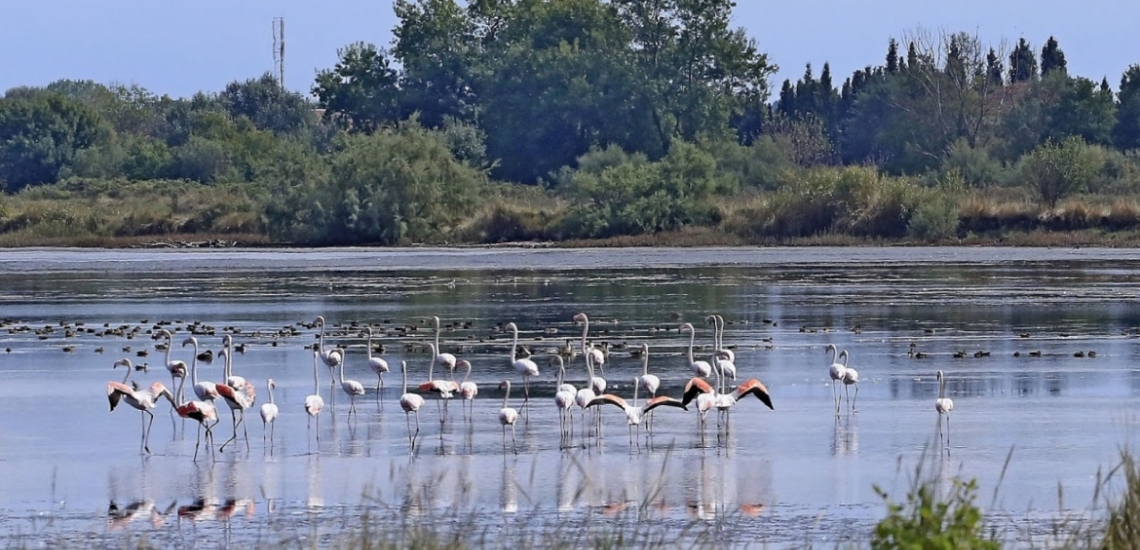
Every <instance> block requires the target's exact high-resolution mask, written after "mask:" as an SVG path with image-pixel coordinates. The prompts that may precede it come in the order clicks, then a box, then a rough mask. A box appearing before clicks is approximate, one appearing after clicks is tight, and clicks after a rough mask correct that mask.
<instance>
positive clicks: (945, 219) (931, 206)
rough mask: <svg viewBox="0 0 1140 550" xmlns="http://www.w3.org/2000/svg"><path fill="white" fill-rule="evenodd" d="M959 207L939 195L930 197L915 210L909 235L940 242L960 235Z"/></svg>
mask: <svg viewBox="0 0 1140 550" xmlns="http://www.w3.org/2000/svg"><path fill="white" fill-rule="evenodd" d="M958 223H959V220H958V205H957V204H956V202H955V201H953V200H950V199H948V198H946V197H943V196H939V195H934V194H931V195H928V196H927V197H926V198H925V199H924V200H922V201H921V202H920V203H919V204H918V207H917V208H915V210H914V215H913V216H911V218H910V223H909V224H908V225H907V234H908V235H910V236H911V237H914V238H916V239H922V240H926V241H939V240H943V239H949V238H951V237H954V236H956V235H957V234H958Z"/></svg>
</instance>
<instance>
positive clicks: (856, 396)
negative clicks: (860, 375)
mask: <svg viewBox="0 0 1140 550" xmlns="http://www.w3.org/2000/svg"><path fill="white" fill-rule="evenodd" d="M858 400H859V384H855V399H853V400H851V410H852V411H854V410H855V402H856V401H858Z"/></svg>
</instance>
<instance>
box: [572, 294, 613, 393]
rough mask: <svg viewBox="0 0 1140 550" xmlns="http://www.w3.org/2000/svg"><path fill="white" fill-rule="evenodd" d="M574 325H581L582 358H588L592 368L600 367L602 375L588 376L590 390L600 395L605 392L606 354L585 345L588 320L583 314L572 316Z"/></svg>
mask: <svg viewBox="0 0 1140 550" xmlns="http://www.w3.org/2000/svg"><path fill="white" fill-rule="evenodd" d="M574 322H575V323H582V356H583V357H588V358H589V359H590V360H591V361H593V363H594V366H596V367H601V369H602V375H601V376H600V377H598V376H594V375H593V374H591V375H590V388H591V389H592V390H594V391H595V392H597V393H599V394H601V393H605V391H606V369H605V363H606V354H604V353H602V350H600V349H597V348H595V347H594V346H593V345H589V346H587V345H586V334H587V333H588V332H590V318H589V317H587V316H586V314H585V313H579V314H577V315H575V316H574Z"/></svg>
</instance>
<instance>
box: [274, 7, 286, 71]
mask: <svg viewBox="0 0 1140 550" xmlns="http://www.w3.org/2000/svg"><path fill="white" fill-rule="evenodd" d="M273 70H274V72H276V73H277V75H276V76H277V82H278V83H279V84H280V85H281V87H282V88H284V87H285V18H284V17H274V18H273Z"/></svg>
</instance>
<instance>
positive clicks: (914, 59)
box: [906, 42, 918, 70]
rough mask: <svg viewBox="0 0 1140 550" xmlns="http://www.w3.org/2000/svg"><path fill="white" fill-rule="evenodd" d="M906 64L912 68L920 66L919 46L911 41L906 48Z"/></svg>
mask: <svg viewBox="0 0 1140 550" xmlns="http://www.w3.org/2000/svg"><path fill="white" fill-rule="evenodd" d="M906 64H907V66H908V67H910V68H911V69H912V70H913V69H914V68H915V67H917V66H918V48H917V47H915V45H914V42H911V43H910V45H909V46H907V48H906Z"/></svg>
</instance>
